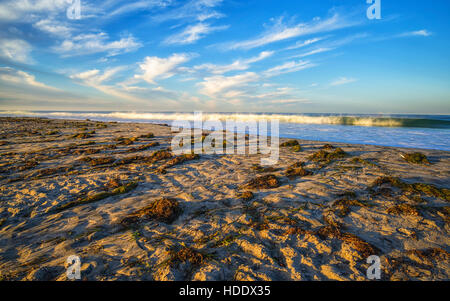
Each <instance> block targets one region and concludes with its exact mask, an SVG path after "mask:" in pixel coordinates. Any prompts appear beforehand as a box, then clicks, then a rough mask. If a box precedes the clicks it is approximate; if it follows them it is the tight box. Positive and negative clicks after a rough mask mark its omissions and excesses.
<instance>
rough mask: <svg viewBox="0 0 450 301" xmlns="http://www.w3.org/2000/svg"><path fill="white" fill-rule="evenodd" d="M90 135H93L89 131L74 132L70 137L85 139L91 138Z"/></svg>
mask: <svg viewBox="0 0 450 301" xmlns="http://www.w3.org/2000/svg"><path fill="white" fill-rule="evenodd" d="M91 137H93V136H92V135H91V134H89V133H79V134H74V135H72V136H71V138H74V139H87V138H91Z"/></svg>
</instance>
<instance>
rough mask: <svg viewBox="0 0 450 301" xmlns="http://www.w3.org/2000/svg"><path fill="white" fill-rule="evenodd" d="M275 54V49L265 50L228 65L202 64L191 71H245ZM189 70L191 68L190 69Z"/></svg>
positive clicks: (221, 72) (216, 72) (213, 72)
mask: <svg viewBox="0 0 450 301" xmlns="http://www.w3.org/2000/svg"><path fill="white" fill-rule="evenodd" d="M273 54H274V52H273V51H263V52H261V53H260V54H259V55H258V56H255V57H252V58H248V59H239V60H235V61H234V62H233V63H231V64H228V65H215V64H202V65H197V66H194V68H192V69H193V70H192V69H191V70H190V71H206V72H209V73H212V74H224V73H227V72H231V71H243V70H247V69H249V68H250V65H251V64H253V63H256V62H259V61H262V60H264V59H266V58H268V57H270V56H272V55H273ZM188 71H189V70H188Z"/></svg>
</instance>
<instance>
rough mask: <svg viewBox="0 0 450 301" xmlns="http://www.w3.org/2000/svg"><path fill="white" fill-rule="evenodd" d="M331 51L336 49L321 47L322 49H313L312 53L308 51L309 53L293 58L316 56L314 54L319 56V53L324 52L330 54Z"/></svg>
mask: <svg viewBox="0 0 450 301" xmlns="http://www.w3.org/2000/svg"><path fill="white" fill-rule="evenodd" d="M331 50H334V48H326V47H320V48H316V49H313V50H311V51H308V52H305V53H302V54H299V55H294V56H292V57H291V58H297V57H307V56H311V55H314V54H319V53H322V52H328V51H331Z"/></svg>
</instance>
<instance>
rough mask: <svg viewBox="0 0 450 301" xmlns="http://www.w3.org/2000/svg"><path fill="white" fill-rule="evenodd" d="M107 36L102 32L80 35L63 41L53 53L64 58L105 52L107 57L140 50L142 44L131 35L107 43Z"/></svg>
mask: <svg viewBox="0 0 450 301" xmlns="http://www.w3.org/2000/svg"><path fill="white" fill-rule="evenodd" d="M107 40H108V35H107V34H106V33H104V32H101V33H96V34H81V35H78V36H75V37H72V38H69V39H66V40H64V41H63V42H62V43H61V44H60V45H59V46H56V47H54V48H53V50H54V51H56V52H57V53H59V54H61V55H62V56H64V57H70V56H78V55H86V54H94V53H102V52H106V53H107V54H108V55H109V56H114V55H118V54H121V53H126V52H130V51H133V50H136V49H137V48H140V47H141V46H142V44H141V43H140V42H138V41H137V40H136V39H135V38H134V37H133V36H132V35H129V36H127V37H123V38H121V39H120V40H118V41H107Z"/></svg>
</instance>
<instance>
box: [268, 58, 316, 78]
mask: <svg viewBox="0 0 450 301" xmlns="http://www.w3.org/2000/svg"><path fill="white" fill-rule="evenodd" d="M314 66H316V65H315V64H313V63H311V62H310V61H301V60H300V61H290V62H286V63H284V64H282V65H278V66H275V67H273V68H271V69H269V70H267V71H265V72H264V75H265V76H267V77H273V76H277V75H281V74H285V73H291V72H297V71H300V70H304V69H308V68H312V67H314Z"/></svg>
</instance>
